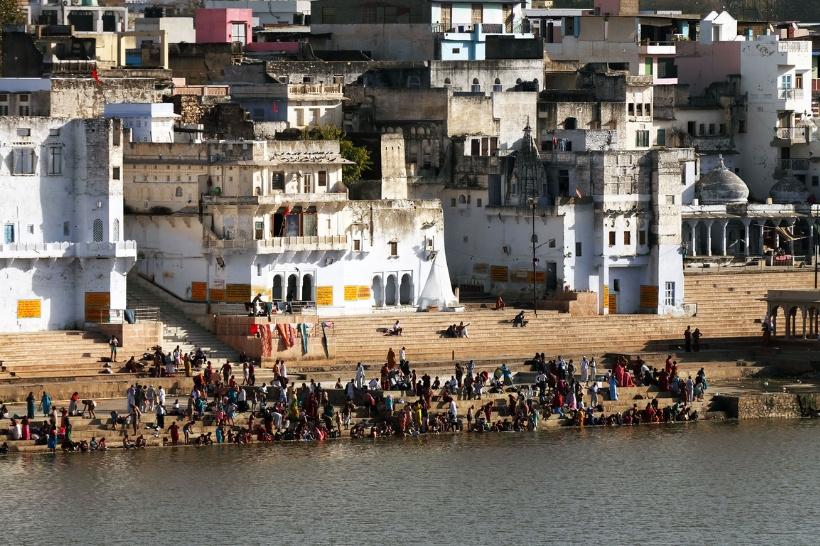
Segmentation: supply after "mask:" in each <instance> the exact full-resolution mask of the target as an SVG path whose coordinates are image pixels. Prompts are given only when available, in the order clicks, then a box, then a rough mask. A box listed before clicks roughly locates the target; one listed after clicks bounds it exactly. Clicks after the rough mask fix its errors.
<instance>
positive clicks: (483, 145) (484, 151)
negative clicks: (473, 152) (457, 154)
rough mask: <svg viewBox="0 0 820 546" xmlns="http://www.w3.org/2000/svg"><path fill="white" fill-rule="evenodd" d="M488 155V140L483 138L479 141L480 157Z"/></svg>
mask: <svg viewBox="0 0 820 546" xmlns="http://www.w3.org/2000/svg"><path fill="white" fill-rule="evenodd" d="M489 153H490V139H489V138H487V137H484V138H482V139H481V155H484V156H486V155H489Z"/></svg>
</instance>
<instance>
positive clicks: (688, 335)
mask: <svg viewBox="0 0 820 546" xmlns="http://www.w3.org/2000/svg"><path fill="white" fill-rule="evenodd" d="M683 345H684V347H685V348H686V352H687V353H691V352H692V327H691V326H687V327H686V331H685V332H683Z"/></svg>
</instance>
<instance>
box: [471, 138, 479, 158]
mask: <svg viewBox="0 0 820 546" xmlns="http://www.w3.org/2000/svg"><path fill="white" fill-rule="evenodd" d="M470 155H481V139H478V138H474V139H473V140H471V141H470Z"/></svg>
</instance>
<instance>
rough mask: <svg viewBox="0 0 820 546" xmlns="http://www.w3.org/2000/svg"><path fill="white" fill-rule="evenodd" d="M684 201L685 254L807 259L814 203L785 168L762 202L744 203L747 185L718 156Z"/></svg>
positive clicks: (772, 261) (818, 214)
mask: <svg viewBox="0 0 820 546" xmlns="http://www.w3.org/2000/svg"><path fill="white" fill-rule="evenodd" d="M718 161H719V162H718V164H717V165H716V166H715V167H714V168H713V169H712V170H711V171H709V172H707V173H706V174H704V175H703V176H701V178H700V180H699V181H698V182H697V183H696V184H695V188H694V195H693V196H692V197H693V198H691V199H690V202H689V203H686V202H685V201H684V204H683V207H682V210H681V217H682V220H683V230H682V233H683V238H684V242H683V245H682V246H683V249H684V252H685V255H686V257H687V258H689V259H690V260H692V259H698V260H707V259H708V258H709V257H712V256H714V257H727V258H728V257H738V258H745V259H754V258H765V259H766V261H767V263H768V265H792V264H793V263H794V261H795V258H796V259H797V260H804V261H806V262H809V261H811V257H812V255H813V253H814V238H815V233H816V232H817V230H818V226H820V223H818V219H819V218H820V207H819V206H817V205H814V204H813V203H810V198H809V194H810V192H809V191H808V189H807V188H806V186H805V184H804V183H803V182H801V181H800V180H798V179H797V178H795V177H794V176H792V175H791V174H787V175H786V176H784V177H783V178H781V179H780V180H778V181H776V182H775V183H774V184H773V185H772V187H771V189H770V191H769V199H768V200H767V202H766V203H750V202H749V188H748V186H747V185H746V183H745V182H744V181H743V179H742V178H740V177H739V176H738V175H737V174H736V173H734V172H732V171H731V170H729V169H728V168H726V166H725V165H724V162H723V157H719V160H718Z"/></svg>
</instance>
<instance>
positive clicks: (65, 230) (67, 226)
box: [63, 222, 71, 237]
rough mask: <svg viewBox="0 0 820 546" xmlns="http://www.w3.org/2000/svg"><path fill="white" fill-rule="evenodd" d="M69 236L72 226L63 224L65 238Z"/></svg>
mask: <svg viewBox="0 0 820 546" xmlns="http://www.w3.org/2000/svg"><path fill="white" fill-rule="evenodd" d="M69 235H71V224H69V223H68V222H63V237H68V236H69Z"/></svg>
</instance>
